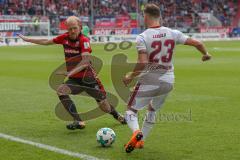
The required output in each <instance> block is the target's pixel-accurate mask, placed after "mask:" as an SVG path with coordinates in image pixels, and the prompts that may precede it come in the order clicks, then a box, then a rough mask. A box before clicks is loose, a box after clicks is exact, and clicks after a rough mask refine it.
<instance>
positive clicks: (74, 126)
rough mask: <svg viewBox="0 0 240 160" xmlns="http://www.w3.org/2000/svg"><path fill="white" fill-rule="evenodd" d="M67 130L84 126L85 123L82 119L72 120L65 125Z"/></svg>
mask: <svg viewBox="0 0 240 160" xmlns="http://www.w3.org/2000/svg"><path fill="white" fill-rule="evenodd" d="M66 128H67V129H69V130H75V129H83V128H85V123H84V122H83V121H74V122H73V123H70V124H68V125H67V126H66Z"/></svg>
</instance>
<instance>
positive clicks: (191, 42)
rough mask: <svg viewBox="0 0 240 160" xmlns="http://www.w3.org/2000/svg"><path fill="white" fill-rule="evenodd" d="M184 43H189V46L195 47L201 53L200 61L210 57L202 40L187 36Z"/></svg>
mask: <svg viewBox="0 0 240 160" xmlns="http://www.w3.org/2000/svg"><path fill="white" fill-rule="evenodd" d="M184 44H185V45H189V46H193V47H195V48H196V49H197V50H199V51H200V52H201V53H202V55H203V56H202V61H207V60H210V59H211V57H212V56H211V55H210V54H209V53H208V52H207V50H206V48H205V46H204V45H203V43H202V42H200V41H198V40H196V39H193V38H188V39H187V40H186V41H185V43H184Z"/></svg>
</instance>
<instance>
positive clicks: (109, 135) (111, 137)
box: [96, 128, 116, 147]
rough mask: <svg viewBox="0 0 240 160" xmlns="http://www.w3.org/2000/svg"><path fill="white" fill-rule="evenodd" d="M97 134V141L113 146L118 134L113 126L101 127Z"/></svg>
mask: <svg viewBox="0 0 240 160" xmlns="http://www.w3.org/2000/svg"><path fill="white" fill-rule="evenodd" d="M96 136H97V142H98V143H99V144H101V146H103V147H108V146H111V145H112V144H113V142H114V141H115V139H116V134H115V132H114V131H113V130H112V129H111V128H101V129H99V130H98V132H97V135H96Z"/></svg>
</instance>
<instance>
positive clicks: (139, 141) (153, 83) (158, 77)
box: [123, 4, 211, 153]
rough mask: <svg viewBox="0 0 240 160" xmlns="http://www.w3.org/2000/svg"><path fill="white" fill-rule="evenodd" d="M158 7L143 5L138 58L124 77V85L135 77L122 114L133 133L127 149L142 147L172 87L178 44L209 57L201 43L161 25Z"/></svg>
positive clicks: (129, 150) (204, 59) (205, 58)
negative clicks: (140, 119)
mask: <svg viewBox="0 0 240 160" xmlns="http://www.w3.org/2000/svg"><path fill="white" fill-rule="evenodd" d="M160 18H161V16H160V9H159V7H158V6H156V5H155V4H147V5H146V6H145V8H144V23H145V25H146V27H147V29H146V30H145V31H144V32H143V33H141V34H140V35H138V36H137V38H136V40H137V44H136V45H137V47H136V48H137V51H138V60H137V64H136V66H135V68H134V70H133V71H132V72H131V73H128V74H126V76H125V77H124V78H123V82H124V84H125V85H126V86H127V85H128V84H129V83H131V82H132V80H133V79H134V78H136V77H138V78H139V79H138V82H137V84H136V86H135V89H134V91H133V93H132V94H131V97H130V98H129V102H128V109H127V111H126V114H125V118H126V120H127V123H128V126H129V128H130V129H131V130H132V131H133V135H132V137H131V139H130V140H129V142H128V143H127V144H126V145H125V150H126V152H128V153H129V152H131V151H133V150H134V149H135V148H142V147H143V145H144V141H145V139H146V137H147V135H148V134H149V132H150V130H151V129H152V127H153V124H154V123H155V120H156V112H157V111H158V110H159V109H160V108H161V107H162V105H163V103H164V101H165V99H166V97H167V95H168V94H169V92H170V91H171V90H172V89H173V83H174V72H173V70H174V68H173V60H172V58H173V54H174V49H175V46H176V45H177V44H184V45H189V46H193V47H195V48H196V49H197V50H199V51H200V52H201V54H202V61H207V60H210V59H211V55H210V54H208V52H207V51H206V49H205V47H204V45H203V44H202V43H201V42H200V41H198V40H195V39H192V38H189V37H188V36H186V35H184V34H183V33H182V32H180V31H178V30H172V29H170V28H167V27H163V26H160ZM145 106H147V107H148V111H147V113H146V116H145V119H144V122H143V125H142V129H141V130H140V129H139V124H138V116H137V111H138V110H141V109H143V108H144V107H145Z"/></svg>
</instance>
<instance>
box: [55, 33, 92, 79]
mask: <svg viewBox="0 0 240 160" xmlns="http://www.w3.org/2000/svg"><path fill="white" fill-rule="evenodd" d="M53 42H54V43H56V44H62V45H63V48H64V54H65V61H66V67H67V71H68V72H69V71H71V70H72V69H74V68H75V67H76V66H77V65H78V64H79V63H80V62H81V60H82V53H88V54H91V52H92V49H91V46H90V42H89V39H88V38H87V37H85V36H84V35H82V34H81V33H80V34H79V36H78V38H77V39H76V40H71V39H70V38H69V35H68V32H67V33H64V34H62V35H59V36H57V37H56V38H54V39H53ZM84 76H94V77H95V76H96V75H95V71H94V69H93V68H92V66H89V67H87V68H85V69H84V70H82V71H80V72H78V73H76V74H74V75H72V76H71V78H82V77H84Z"/></svg>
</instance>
